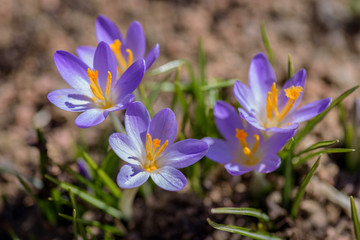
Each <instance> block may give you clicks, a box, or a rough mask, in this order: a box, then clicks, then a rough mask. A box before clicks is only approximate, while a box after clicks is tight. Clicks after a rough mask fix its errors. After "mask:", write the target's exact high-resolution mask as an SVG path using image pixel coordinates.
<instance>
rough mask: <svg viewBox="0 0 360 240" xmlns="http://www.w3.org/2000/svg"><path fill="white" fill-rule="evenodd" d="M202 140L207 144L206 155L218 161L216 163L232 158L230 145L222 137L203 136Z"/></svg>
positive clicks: (225, 161)
mask: <svg viewBox="0 0 360 240" xmlns="http://www.w3.org/2000/svg"><path fill="white" fill-rule="evenodd" d="M203 140H204V141H205V142H206V143H207V144H208V145H209V151H208V152H207V153H206V157H207V158H209V159H211V160H213V161H215V162H218V163H222V164H225V163H229V162H231V160H233V158H234V157H233V156H232V155H231V153H232V152H233V149H232V148H231V147H230V145H229V144H228V143H227V142H225V141H224V140H222V139H217V138H209V137H207V138H203Z"/></svg>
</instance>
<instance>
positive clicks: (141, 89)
mask: <svg viewBox="0 0 360 240" xmlns="http://www.w3.org/2000/svg"><path fill="white" fill-rule="evenodd" d="M137 89H138V90H139V93H140V96H141V99H142V102H143V103H144V105H145V107H146V109H148V111H149V114H150V116H153V115H154V110H153V105H152V104H151V102H150V99H149V98H148V96H147V94H146V90H145V86H144V84H141V83H140V84H139V86H138V88H137Z"/></svg>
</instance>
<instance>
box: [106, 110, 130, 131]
mask: <svg viewBox="0 0 360 240" xmlns="http://www.w3.org/2000/svg"><path fill="white" fill-rule="evenodd" d="M109 115H110V118H111V121H112V123H113V124H114V128H115V130H116V131H117V132H120V133H123V134H126V131H125V128H124V126H123V125H122V123H121V122H120V120H119V118H118V117H117V116H116V115H115V113H114V112H110V113H109Z"/></svg>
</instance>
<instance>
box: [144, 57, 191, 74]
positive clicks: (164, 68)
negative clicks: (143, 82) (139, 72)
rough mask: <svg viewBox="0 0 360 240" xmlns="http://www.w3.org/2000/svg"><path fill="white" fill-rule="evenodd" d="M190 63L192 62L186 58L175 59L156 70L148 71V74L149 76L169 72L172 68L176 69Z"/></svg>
mask: <svg viewBox="0 0 360 240" xmlns="http://www.w3.org/2000/svg"><path fill="white" fill-rule="evenodd" d="M188 64H190V63H189V62H188V61H187V60H184V59H178V60H174V61H171V62H168V63H166V64H164V65H162V66H160V67H158V68H156V69H154V70H151V71H148V72H147V74H146V75H148V76H155V75H159V74H162V73H166V72H169V71H172V70H176V69H177V68H178V67H181V66H184V65H188Z"/></svg>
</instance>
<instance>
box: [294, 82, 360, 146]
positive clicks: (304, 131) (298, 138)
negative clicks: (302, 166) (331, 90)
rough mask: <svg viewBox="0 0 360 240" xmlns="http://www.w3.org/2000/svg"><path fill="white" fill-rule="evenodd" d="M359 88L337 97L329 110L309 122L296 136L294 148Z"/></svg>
mask: <svg viewBox="0 0 360 240" xmlns="http://www.w3.org/2000/svg"><path fill="white" fill-rule="evenodd" d="M358 87H359V85H357V86H355V87H353V88H350V89H349V90H347V91H345V92H344V93H343V94H341V95H340V96H339V97H337V98H336V99H335V100H334V101H333V102H332V103H331V104H330V106H329V107H328V108H327V109H325V110H324V111H323V112H322V113H320V114H319V115H317V116H316V117H314V118H313V119H311V120H309V121H308V123H307V124H306V125H305V127H304V128H303V129H301V130H300V131H298V133H297V135H296V136H295V140H294V144H293V146H297V145H298V143H299V142H300V141H301V140H302V139H303V138H304V137H305V136H306V135H307V134H308V133H309V132H310V131H311V130H312V129H313V128H314V127H315V126H316V125H317V124H318V123H319V122H320V121H321V120H322V119H323V118H324V117H325V116H326V115H327V114H328V113H329V112H330V110H331V109H333V108H334V107H335V106H337V105H338V104H339V103H341V102H342V101H343V100H344V99H345V98H346V97H347V96H349V95H350V94H351V93H353V92H354V91H355V90H356V89H358Z"/></svg>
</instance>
